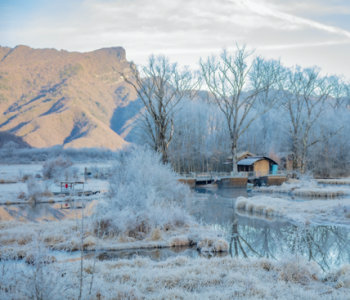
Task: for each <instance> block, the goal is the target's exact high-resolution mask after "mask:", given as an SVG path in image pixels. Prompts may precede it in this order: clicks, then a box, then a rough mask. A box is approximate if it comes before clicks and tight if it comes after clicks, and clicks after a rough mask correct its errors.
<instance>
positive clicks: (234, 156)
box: [231, 141, 238, 176]
mask: <svg viewBox="0 0 350 300" xmlns="http://www.w3.org/2000/svg"><path fill="white" fill-rule="evenodd" d="M231 156H232V172H233V176H236V175H237V173H238V171H237V145H236V142H234V141H233V142H232V147H231Z"/></svg>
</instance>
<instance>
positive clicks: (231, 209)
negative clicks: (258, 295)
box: [197, 189, 350, 270]
mask: <svg viewBox="0 0 350 300" xmlns="http://www.w3.org/2000/svg"><path fill="white" fill-rule="evenodd" d="M237 190H238V189H221V190H217V191H215V193H211V192H207V196H208V200H207V201H205V202H204V203H202V209H201V211H200V212H199V213H198V214H197V218H199V220H202V221H203V222H205V223H207V224H211V225H213V226H216V227H220V228H223V229H225V230H226V232H227V233H228V239H229V242H230V254H231V256H233V257H241V258H247V257H266V258H270V259H276V260H280V259H283V258H284V257H286V256H289V255H295V254H296V253H298V254H301V255H303V256H304V257H306V258H307V259H308V260H313V261H315V262H317V263H318V264H319V265H320V266H321V268H322V269H323V270H330V269H334V268H337V267H339V266H341V265H343V264H345V263H350V247H349V246H350V245H349V244H350V230H349V229H348V228H346V227H341V226H305V225H300V226H297V225H295V224H291V223H290V222H287V221H284V220H283V219H277V218H273V219H270V220H267V219H265V218H263V217H259V216H249V215H242V212H239V214H238V213H237V211H236V209H235V205H234V204H235V198H237V197H238V196H247V195H245V194H244V192H243V191H242V194H241V195H238V194H239V192H238V191H237ZM201 192H202V193H203V191H201ZM230 195H232V196H231V197H230ZM248 196H249V194H248ZM310 201H312V200H310Z"/></svg>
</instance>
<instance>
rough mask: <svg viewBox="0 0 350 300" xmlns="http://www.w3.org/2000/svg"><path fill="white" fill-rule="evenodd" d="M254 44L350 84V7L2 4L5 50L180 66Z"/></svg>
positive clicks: (227, 0) (240, 0)
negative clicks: (101, 52) (163, 60)
mask: <svg viewBox="0 0 350 300" xmlns="http://www.w3.org/2000/svg"><path fill="white" fill-rule="evenodd" d="M236 44H237V45H240V46H241V45H243V44H246V45H247V47H248V48H251V49H256V50H255V54H256V55H262V56H263V57H266V58H275V59H278V58H280V59H281V61H282V62H283V63H284V64H285V65H287V66H293V65H296V64H298V65H301V66H302V67H311V66H315V65H317V66H319V67H321V68H322V72H323V73H325V74H329V75H331V74H332V75H333V74H337V75H344V76H345V78H347V79H350V0H328V1H326V0H201V1H199V0H172V1H171V0H60V1H57V0H56V1H54V0H50V1H47V0H0V45H1V46H8V47H11V48H12V47H15V46H16V45H27V46H30V47H32V48H56V49H58V50H60V49H65V50H68V51H79V52H87V51H92V50H96V49H100V48H105V47H115V46H122V47H123V48H125V50H126V54H127V59H128V60H129V61H131V60H132V61H134V62H135V63H137V64H145V63H146V62H147V58H148V57H149V55H150V54H152V53H154V54H160V53H162V54H165V55H166V56H168V57H170V59H171V61H173V62H179V63H180V65H189V66H191V67H193V68H197V67H198V61H199V59H200V58H204V59H205V58H206V57H208V56H210V55H211V54H215V55H217V54H219V53H220V51H221V50H222V48H223V47H226V48H227V49H228V50H229V51H233V50H234V49H235V47H236Z"/></svg>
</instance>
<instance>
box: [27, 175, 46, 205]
mask: <svg viewBox="0 0 350 300" xmlns="http://www.w3.org/2000/svg"><path fill="white" fill-rule="evenodd" d="M27 188H28V196H29V198H31V199H32V200H34V201H36V200H38V199H39V198H40V197H41V196H42V194H43V192H44V188H43V186H42V184H41V183H40V182H39V181H38V180H36V179H35V178H34V177H32V176H31V177H29V178H28V180H27Z"/></svg>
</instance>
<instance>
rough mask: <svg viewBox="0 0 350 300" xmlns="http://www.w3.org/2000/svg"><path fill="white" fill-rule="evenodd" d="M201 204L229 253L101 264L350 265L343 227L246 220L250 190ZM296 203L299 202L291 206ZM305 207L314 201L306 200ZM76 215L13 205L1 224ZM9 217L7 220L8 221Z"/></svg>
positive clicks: (178, 251)
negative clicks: (229, 261)
mask: <svg viewBox="0 0 350 300" xmlns="http://www.w3.org/2000/svg"><path fill="white" fill-rule="evenodd" d="M197 192H198V194H199V199H200V200H199V203H198V207H197V210H196V212H195V217H196V218H197V220H198V221H199V222H201V223H204V224H208V225H211V226H212V227H214V228H217V229H221V230H224V231H225V232H226V239H227V240H228V242H229V245H230V249H229V252H223V253H219V254H201V253H199V252H198V251H197V249H196V248H193V247H178V248H167V249H152V250H129V251H108V252H105V251H102V252H100V253H98V254H97V256H98V259H100V260H114V259H119V258H132V257H134V256H135V255H137V256H145V257H148V258H150V259H152V260H164V259H166V258H168V257H173V256H177V255H185V256H188V257H191V258H196V257H199V256H204V257H207V258H210V257H213V256H220V257H221V256H227V255H229V256H232V257H239V258H249V257H266V258H270V259H274V260H281V259H283V258H284V257H287V256H290V255H295V254H296V253H298V254H301V255H303V256H304V257H305V258H307V259H308V260H312V261H315V262H316V263H318V264H319V265H320V266H321V268H322V269H323V270H325V271H327V270H331V269H335V268H337V267H339V266H341V265H343V264H346V263H350V229H349V228H347V227H342V226H335V225H334V226H328V225H327V226H326V225H324V226H305V225H297V224H292V223H290V222H288V221H286V220H283V219H278V218H270V219H266V218H264V217H259V216H256V215H255V216H253V215H248V214H244V213H243V212H241V211H236V209H235V201H236V198H237V197H239V196H244V197H249V196H253V194H251V193H249V192H248V191H247V189H237V188H231V189H212V190H211V189H205V188H203V189H197ZM291 201H296V200H291ZM304 201H312V200H305V199H304ZM95 204H96V201H91V202H88V203H86V205H87V208H88V210H89V212H90V213H91V212H92V211H93V206H94V205H95ZM73 212H74V210H69V209H65V208H64V207H62V206H61V204H60V203H59V204H53V205H50V204H40V205H37V206H34V207H30V206H28V205H22V206H20V205H17V206H15V205H13V206H9V207H6V206H1V207H0V219H3V220H4V219H6V218H9V219H13V218H19V219H22V220H27V221H34V222H35V221H51V220H61V219H66V218H71V217H73V218H74V217H75V212H74V214H73ZM5 216H6V218H5ZM54 255H55V256H56V257H57V259H58V260H61V261H62V260H68V261H74V260H77V259H80V253H78V252H76V253H70V254H67V253H55V254H54ZM94 256H95V253H91V252H90V253H85V259H91V258H93V257H94Z"/></svg>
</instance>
